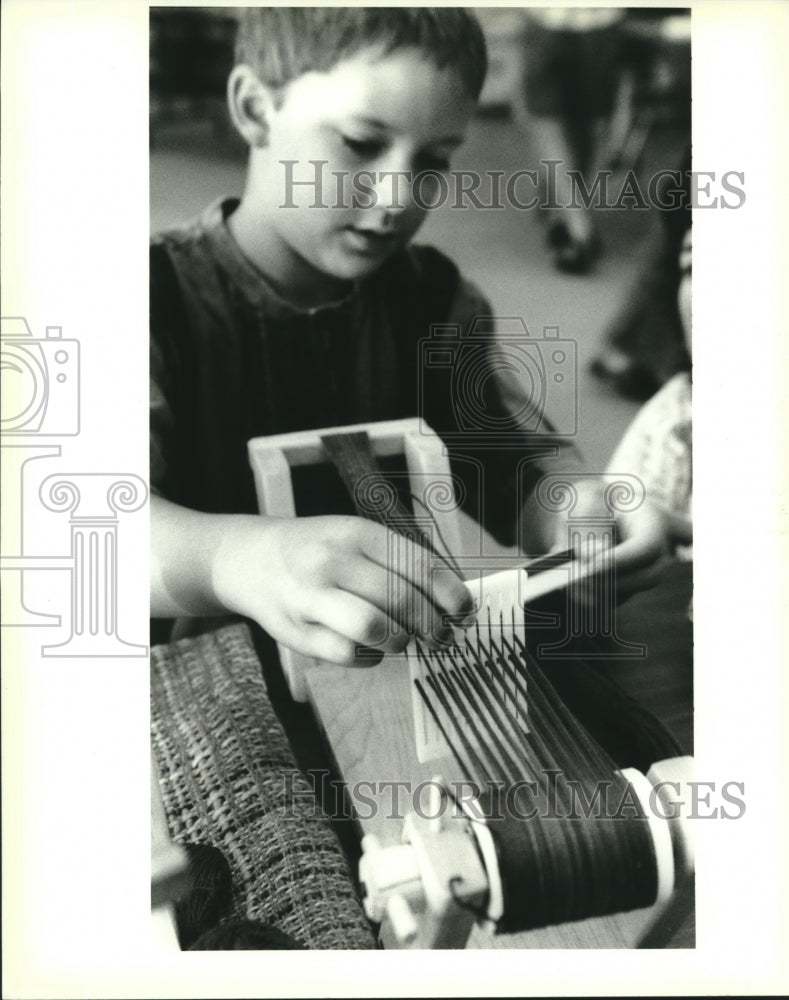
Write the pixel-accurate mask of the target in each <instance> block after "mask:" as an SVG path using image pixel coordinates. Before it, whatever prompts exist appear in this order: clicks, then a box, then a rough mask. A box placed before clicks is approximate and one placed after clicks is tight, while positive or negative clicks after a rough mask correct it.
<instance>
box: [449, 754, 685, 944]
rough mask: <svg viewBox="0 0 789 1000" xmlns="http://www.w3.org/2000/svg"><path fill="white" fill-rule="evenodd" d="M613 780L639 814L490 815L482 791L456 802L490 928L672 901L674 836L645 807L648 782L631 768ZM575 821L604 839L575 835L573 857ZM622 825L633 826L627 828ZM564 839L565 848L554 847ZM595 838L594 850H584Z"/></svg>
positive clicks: (527, 926) (520, 927)
mask: <svg viewBox="0 0 789 1000" xmlns="http://www.w3.org/2000/svg"><path fill="white" fill-rule="evenodd" d="M615 777H616V778H617V779H619V781H618V787H619V788H620V789H622V790H625V791H626V792H627V793H628V795H629V801H630V802H632V803H634V804H635V803H637V805H638V807H640V815H641V817H642V818H635V817H633V818H630V817H628V818H620V819H616V818H613V817H605V816H604V817H589V818H587V819H585V820H582V821H581V820H578V819H573V818H566V817H565V818H544V819H542V820H539V819H520V818H518V817H516V816H514V815H500V816H491V812H492V803H491V801H490V798H489V797H488V796H481V797H480V799H479V800H478V801H477V802H476V803H475V804H474V805H469V804H468V803H462V804H461V805H462V808H463V809H464V811H465V813H466V815H467V816H468V818H469V820H470V827H471V829H472V831H473V834H474V838H475V840H476V844H477V849H478V851H479V853H480V856H481V858H482V861H483V864H484V866H485V870H486V876H487V879H488V896H487V903H486V907H485V913H484V917H485V918H486V919H487V921H488V923H489V925H490V926H492V927H495V929H496V930H497V931H498V932H499V933H517V932H520V931H527V930H533V929H535V928H538V927H545V926H549V925H551V924H558V923H567V922H570V921H574V920H583V919H586V918H589V917H595V916H606V915H611V914H613V913H621V912H626V911H628V910H635V909H640V908H643V907H647V906H651V905H653V904H655V903H664V902H666V901H667V900H668V899H669V898H670V896H671V894H672V892H673V889H674V858H673V846H672V839H671V833H670V830H669V825H668V823H666V821H665V820H664V819H663V818H662V817H660V816H658V815H656V814H655V813H654V812H653V811H651V808H650V795H651V792H652V784H651V782H650V781H649V780H648V779H647V778H645V777H644V775H643V774H641V773H640V772H639V771H636V770H635V769H632V768H628V769H625V770H623V771H621V772H617V773H616V775H615ZM480 817H485V818H480ZM578 822H585V823H589V824H591V823H607V824H609V829H608V834H609V836H608V837H605V836H597V837H595V836H587V837H586V838H578V839H579V840H581V841H584V840H585V842H582V843H581V844H580V846H578V844H577V841H576V846H577V847H578V853H577V854H576V856H575V857H574V858H573V857H572V847H570V849H569V851H568V845H570V844H572V837H571V836H570V835H569V834H570V831H571V829H572V828H571V827H569V826H568V824H573V823H578ZM530 824H531V826H530ZM547 824H551V825H552V826H547ZM614 824H617V825H616V826H615V825H614ZM627 824H637V826H630V829H629V831H628V830H627V829H626V825H627ZM552 827H553V829H552ZM586 832H587V834H588V833H589V831H588V830H587V831H586ZM600 833H602V831H601V830H598V834H600ZM628 834H629V835H628ZM562 839H564V846H563V848H560V849H557V843H558V842H559V841H560V840H562ZM606 841H607V844H606V843H605V842H606ZM628 841H629V843H628ZM595 842H597V848H598V849H597V851H596V852H594V853H593V854H591V855H590V854H589V848H590V846H591V845H592V844H594V843H595ZM584 853H586V857H584ZM623 856H624V861H625V863H622V862H623ZM568 858H569V860H570V865H569V866H568V868H567V869H566V870H564V871H560V870H558V869H557V864H560V863H561V860H562V859H565V860H567V859H568Z"/></svg>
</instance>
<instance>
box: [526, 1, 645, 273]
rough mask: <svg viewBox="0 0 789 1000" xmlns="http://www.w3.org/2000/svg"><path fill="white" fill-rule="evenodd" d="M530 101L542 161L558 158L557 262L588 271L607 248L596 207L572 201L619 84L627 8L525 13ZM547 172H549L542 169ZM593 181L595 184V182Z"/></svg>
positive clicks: (550, 190) (552, 229)
mask: <svg viewBox="0 0 789 1000" xmlns="http://www.w3.org/2000/svg"><path fill="white" fill-rule="evenodd" d="M525 16H526V26H525V41H524V45H525V50H524V60H525V65H524V75H523V100H524V112H525V116H526V127H527V128H528V129H529V131H530V132H531V134H532V136H533V141H534V145H535V148H536V151H537V152H538V153H539V159H540V160H542V161H555V163H556V172H555V185H554V184H553V183H551V182H549V183H548V185H547V189H546V190H544V191H543V192H542V193H543V196H544V198H543V200H546V199H547V201H548V203H549V204H556V205H557V206H561V207H559V208H556V209H549V211H550V217H549V221H548V223H547V239H548V244H549V246H550V247H551V248H552V251H553V255H554V262H555V264H556V266H557V267H558V268H559V269H560V270H562V271H566V272H570V273H584V272H586V271H587V270H588V269H589V267H590V266H591V264H592V261H593V260H594V258H595V256H596V255H597V253H598V252H599V249H600V238H599V235H598V233H597V230H596V227H595V225H594V220H593V216H592V211H591V210H590V209H589V208H586V207H585V206H584V205H583V204H580V205H578V206H577V207H576V206H574V205H572V202H573V201H574V199H573V187H572V181H571V179H570V176H569V172H571V171H579V172H580V173H581V175H582V176H583V177H584V178H585V179H586V180H587V181H589V180H590V179H591V173H592V170H593V169H594V166H595V153H596V151H599V148H600V142H601V138H602V135H603V130H604V128H605V126H606V125H607V124H608V122H609V121H610V119H611V117H612V114H613V110H614V104H615V98H616V94H617V87H618V83H619V55H620V49H621V37H622V36H621V28H622V24H623V22H624V19H625V10H624V8H613V7H602V8H584V7H549V8H537V7H533V8H529V9H528V11H527V12H526V14H525ZM541 176H543V174H542V173H541ZM587 187H588V184H587Z"/></svg>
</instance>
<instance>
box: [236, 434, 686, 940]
mask: <svg viewBox="0 0 789 1000" xmlns="http://www.w3.org/2000/svg"><path fill="white" fill-rule="evenodd" d="M249 455H250V462H251V466H252V469H253V473H254V476H255V482H256V488H257V494H258V501H259V507H260V510H261V513H264V514H268V515H273V516H281V517H293V516H296V514H297V504H296V499H295V496H294V485H293V483H294V471H295V470H297V469H300V468H302V467H306V466H318V465H326V464H330V465H331V466H333V468H334V469H335V470H336V472H337V473H338V474H339V477H340V479H341V480H342V482H343V483H344V485H345V487H346V489H347V490H348V492H349V494H350V495H351V496H352V498H353V500H354V506H355V509H356V512H357V513H359V514H361V515H362V516H368V517H373V518H375V519H376V520H378V521H379V522H381V523H383V524H385V525H387V526H388V527H389V528H391V529H392V534H391V538H392V544H393V546H394V547H395V548H396V547H397V540H398V539H400V538H410V539H412V540H413V541H417V542H419V543H420V544H421V545H422V546H423V547H424V548H425V549H427V550H428V551H429V552H431V554H432V556H434V560H433V565H434V567H435V571H436V572H455V573H457V574H459V575H461V577H462V578H463V579H464V581H465V583H466V586H467V587H468V588H469V589H470V590H471V593H472V596H473V597H474V599H475V604H476V608H477V611H476V618H475V620H474V621H473V622H471V624H468V623H464V624H463V626H460V625H458V623H456V622H451V623H450V624H451V626H452V628H453V635H454V642H453V643H450V644H448V645H446V646H444V647H439V648H434V647H433V645H428V644H427V643H425V642H424V641H422V642H420V641H419V640H418V639H413V640H412V641H411V642H410V643H409V645H408V647H407V649H406V651H405V653H404V654H402V655H399V656H386V657H385V658H384V662H382V663H380V664H379V665H378V666H376V667H375V668H374V669H369V670H364V669H361V670H360V669H353V668H344V667H337V666H334V665H330V664H326V663H320V662H318V661H315V660H310V659H308V658H305V657H302V656H299V655H297V654H295V653H294V652H293V651H292V650H289V649H287V648H284V647H281V648H280V649H279V654H280V660H281V664H282V667H283V671H284V673H285V675H286V677H287V680H288V684H289V686H290V690H291V693H292V695H293V697H294V698H296V699H297V700H301V701H307V700H308V701H310V702H311V704H312V707H313V709H314V712H315V715H316V718H317V720H318V722H319V724H320V726H321V728H322V730H323V732H324V734H325V737H326V740H327V742H328V745H329V748H330V751H331V754H332V757H333V759H334V760H335V761H336V763H337V767H338V770H339V772H340V775H341V777H342V778H343V780H344V782H345V789H346V794H347V796H348V800H349V805H350V807H351V809H352V811H353V814H354V817H355V819H356V822H357V824H358V826H359V829H360V833H361V835H362V849H363V854H362V858H361V862H360V870H359V875H360V882H361V884H362V887H363V893H364V905H365V910H366V912H367V915H368V917H369V918H370V919H371V920H372V921H374V922H375V923H377V924H380V940H381V942H382V944H383V945H384V947H387V948H393V947H418V948H452V947H455V948H457V947H485V948H487V947H509V948H513V947H517V948H521V947H524V948H541V947H609V948H610V947H636V946H638V947H660V946H663V945H664V944H665V943H666V942H667V940H668V939H669V937H670V935H671V933H672V931H673V930H674V929H675V927H676V926H677V923H678V921H680V920H681V919H682V918H683V917H684V916H686V915H687V914H688V912H689V911H690V909H691V908H692V899H693V870H694V861H693V844H692V839H691V836H690V833H689V830H688V824H687V822H686V821H685V819H684V817H683V813H682V808H681V806H682V802H683V795H684V793H685V792H686V790H687V782H688V781H689V780H690V779H691V778H692V759H691V758H690V757H688V756H687V755H685V754H683V752H682V750H681V748H680V746H679V744H678V743H677V741H676V740H675V739H674V737H673V736H672V735H671V733H670V732H669V731H668V730H667V729H666V728H665V727H664V726H663V725H662V724H661V723H660V722H659V721H658V720H657V719H656V718H655V717H654V716H653V715H652V714H651V713H649V712H647V711H645V710H644V709H642V708H641V706H639V705H638V703H636V702H635V701H634V700H633V699H632V698H630V697H629V696H627V695H626V694H625V693H624V692H623V691H622V690H621V689H620V688H619V687H618V686H617V685H616V684H614V683H613V682H612V681H611V680H610V679H608V678H607V677H606V675H605V673H604V672H602V671H599V670H597V669H595V663H594V661H595V660H600V659H603V658H605V657H606V656H610V655H613V656H617V655H619V656H623V655H630V656H633V655H636V656H637V655H638V652H637V650H634V649H624V650H623V649H622V648H617V647H622V646H626V645H627V644H624V643H622V642H621V640H618V639H617V637H616V636H615V635H609V636H608V639H609V640H611V639H613V642H612V641H609V642H608V643H607V644H606V643H599V642H598V641H597V638H598V637H597V636H596V635H595V634H594V632H595V630H597V631H602V632H606V628H608V631H609V633H611V631H612V629H611V623H610V621H606V619H605V616H603V621H602V627H601V623H600V620H599V616H598V619H595V622H594V623H593V624H594V627H590V622H591V619H589V620H588V621H585V622H584V621H581V620H580V619H579V616H581V618H583V615H584V614H586V615H588V614H589V613H590V612H589V611H586V612H584V611H583V609H581V610H579V609H578V608H577V607H576V605H575V604H574V603H573V602H571V601H569V600H567V594H568V586H569V584H570V583H573V582H574V583H578V581H579V579H584V578H585V579H586V582H587V583H588V584H589V586H590V587H591V588H592V592H593V593H596V595H597V603H598V605H599V606H606V599H607V598H606V595H608V597H610V595H611V592H612V591H611V587H612V578H611V573H610V563H606V562H605V560H602V565H603V567H604V568H602V569H601V568H600V565H599V564H598V565H597V566H595V563H594V560H591V561H590V562H588V563H584V568H581V567H580V566H579V565H578V564H577V563H576V562H574V561H573V560H572V558H571V551H570V550H569V549H568V551H567V552H565V553H562V554H560V555H558V556H556V555H554V556H552V557H548V558H542V559H539V560H532V561H531V562H529V563H527V564H526V565H525V566H524V564H523V557H522V556H517V555H515V556H513V555H512V554H505V555H501V554H497V555H495V556H492V555H490V554H487V553H485V554H483V553H482V552H481V551H478V550H474V551H471V552H470V553H469V551H468V545H467V544H466V545H465V547H464V541H463V538H462V522H461V519H460V517H459V514H458V510H457V502H456V497H455V488H454V487H455V483H454V481H453V476H452V473H451V471H450V468H449V465H448V460H447V457H446V455H445V453H444V448H443V445H442V443H441V441H440V439H439V438H438V437H437V436H436V435H434V434H433V433H432V432H431V431H430V429H429V428H427V427H426V426H425V424H424V423H423V422H422V421H419V420H416V419H414V420H403V421H392V422H387V423H381V424H373V425H365V426H360V427H350V428H342V429H339V430H334V431H331V432H321V431H314V432H303V433H296V434H288V435H282V436H279V437H269V438H260V439H255V440H253V441H251V442H250V443H249ZM398 455H399V456H403V457H404V459H405V465H406V470H407V471H406V473H405V474H404V475H403V474H394V475H392V474H391V473H390V474H389V475H388V476H387V475H385V474H384V473H383V472H382V469H381V466H380V464H379V463H380V462H381V461H384V460H386V459H388V458H390V457H391V456H398ZM403 480H404V481H403ZM398 482H399V486H398ZM327 513H328V511H327ZM396 556H397V553H396V552H393V558H396ZM606 567H608V568H606ZM557 607H560V608H562V609H565V611H566V614H564V615H561V614H558V615H557V614H556V613H555V609H556V608H557ZM568 617H569V618H570V619H571V624H570V632H569V634H567V633H566V622H565V621H561V620H560V619H563V618H568ZM609 617H610V616H609ZM557 622H558V623H559V625H560V626H561V628H564V629H565V632H564V633H562V634H561V638H560V641H558V642H553V643H551V642H546V641H545V638H546V636H550V635H557V634H559V633H556V632H551V631H550V629H549V628H548V626H550V625H553V626H556V624H557ZM546 628H548V631H547V632H546ZM560 631H561V629H560ZM573 632H574V633H575V635H573V634H572V633H573Z"/></svg>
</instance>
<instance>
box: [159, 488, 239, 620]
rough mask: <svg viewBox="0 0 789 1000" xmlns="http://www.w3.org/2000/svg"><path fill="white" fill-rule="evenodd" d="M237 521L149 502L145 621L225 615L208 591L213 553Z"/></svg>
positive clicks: (165, 502)
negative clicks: (148, 601)
mask: <svg viewBox="0 0 789 1000" xmlns="http://www.w3.org/2000/svg"><path fill="white" fill-rule="evenodd" d="M246 519H247V518H245V517H244V516H243V515H226V514H205V513H200V512H198V511H193V510H188V509H187V508H185V507H179V506H178V505H177V504H174V503H171V502H170V501H169V500H165V499H164V498H162V497H159V496H153V497H151V616H152V617H153V618H175V617H179V616H181V615H188V616H193V617H198V616H204V615H214V614H221V613H223V612H226V611H228V610H232V609H228V608H226V607H225V606H224V605H223V604H222V602H221V600H220V599H219V598H218V597H217V594H216V591H215V588H214V566H215V565H216V560H217V553H218V552H219V548H220V546H221V545H222V543H223V541H226V539H227V535H228V533H229V532H230V531H232V530H234V529H235V528H236V526H240V522H241V521H242V520H246Z"/></svg>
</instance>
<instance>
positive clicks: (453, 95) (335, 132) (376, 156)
mask: <svg viewBox="0 0 789 1000" xmlns="http://www.w3.org/2000/svg"><path fill="white" fill-rule="evenodd" d="M473 109H474V102H473V101H472V99H471V98H469V97H468V96H467V95H466V94H465V92H464V89H463V87H462V85H461V83H460V81H459V80H458V78H457V75H456V73H455V71H454V70H452V69H451V68H447V69H443V70H440V69H438V68H436V67H435V66H434V65H433V63H432V62H430V61H428V60H427V59H426V58H425V57H424V56H423V55H422V54H421V53H420V52H418V51H417V50H415V49H402V50H396V51H395V52H393V53H390V54H389V55H386V56H384V57H380V55H379V52H378V50H377V49H365V50H363V51H362V52H360V53H358V54H356V55H354V56H353V57H351V58H349V59H345V60H343V61H341V62H340V63H338V64H337V65H336V66H335V67H334V68H333V69H332V70H331V71H329V72H328V73H314V72H311V73H307V74H305V75H303V76H301V77H299V78H297V79H296V80H294V81H292V82H291V83H290V84H289V85H288V87H287V88H286V91H285V95H284V100H283V101H282V103H281V104H280V105H279V106H278V107H276V108H273V109H271V111H270V114H269V115H268V116H267V124H268V137H267V142H266V145H265V147H263V148H261V149H254V150H253V153H252V158H251V163H250V176H249V179H248V185H247V190H246V192H245V196H244V202H243V208H244V211H245V212H246V213H247V218H248V219H249V218H251V219H253V221H254V224H255V225H258V224H259V226H260V227H261V229H260V232H261V239H262V240H263V242H264V243H265V245H266V246H269V245H270V249H269V251H268V252H267V255H268V256H271V257H272V258H274V257H276V259H271V260H267V261H264V260H258V261H256V262H257V263H258V264H259V265H260V266H261V267H262V268H263V270H264V271H267V272H271V269H272V268H274V269H275V271H276V272H277V273H276V274H272V275H271V276H272V277H279V279H280V281H281V282H283V284H284V285H285V287H288V284H289V282H290V281H295V282H296V284H300V283H303V282H305V281H309V280H310V276H311V275H312V276H313V277H314V279H315V280H316V281H318V282H319V281H320V280H321V278H323V280H324V281H325V279H326V278H327V277H328V278H329V279H334V280H337V279H339V280H353V279H356V278H360V277H363V276H365V275H367V274H369V273H371V272H373V271H375V270H376V269H377V268H378V267H380V266H381V264H382V263H383V262H384V261H385V260H386V259H387V258H388V257H389V256H391V254H392V253H394V252H395V251H396V250H397V249H399V248H400V247H402V246H404V245H405V244H406V243H408V241H409V240H410V239H411V238H412V237H413V235H414V234H415V233H416V231H417V230H418V229H419V227H420V225H421V224H422V222H423V220H424V218H425V214H426V211H427V209H426V207H425V206H426V205H427V206H429V205H432V204H434V203H435V202H436V201H437V200H438V199H439V196H440V194H441V190H440V188H439V183H440V182H439V181H438V180H437V179H436V178H435V176H432V177H431V176H430V174H427V175H425V176H423V178H422V181H421V182H420V183H419V184H418V185H413V184H412V183H409V180H408V178H407V177H405V176H402V175H401V173H402V172H405V173H409V174H410V175H411V176H412V177H414V176H416V175H417V174H420V173H423V172H424V171H430V172H436V171H438V172H441V173H443V172H445V171H446V170H447V169H448V167H449V160H450V156H451V154H452V153H453V152H454V150H455V149H456V147H457V146H458V145H459V144H460V143H461V142H462V140H463V138H464V137H465V133H466V129H467V127H468V123H469V121H470V118H471V115H472V112H473ZM315 160H317V161H325V162H324V163H322V164H318V165H317V166H316V165H315V164H313V163H311V162H310V161H315ZM283 161H296V162H295V163H293V164H292V165H291V166H285V165H284V164H283ZM316 180H320V182H321V186H320V187H318V186H316V183H315V182H316ZM299 182H307V183H299ZM420 203H421V204H420ZM282 206H293V207H282ZM264 230H267V235H265V236H264V235H263V232H264ZM283 268H285V269H287V270H288V271H289V272H290V277H287V276H286V275H285V274H284V273H283Z"/></svg>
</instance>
